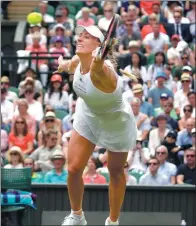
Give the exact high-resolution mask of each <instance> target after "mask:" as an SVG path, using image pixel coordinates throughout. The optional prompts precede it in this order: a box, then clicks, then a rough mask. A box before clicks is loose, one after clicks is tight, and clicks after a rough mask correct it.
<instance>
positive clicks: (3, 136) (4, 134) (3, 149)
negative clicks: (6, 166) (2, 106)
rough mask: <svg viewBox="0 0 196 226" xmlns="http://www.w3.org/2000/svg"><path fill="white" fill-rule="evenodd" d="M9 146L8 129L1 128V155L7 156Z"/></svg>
mask: <svg viewBox="0 0 196 226" xmlns="http://www.w3.org/2000/svg"><path fill="white" fill-rule="evenodd" d="M7 148H8V134H7V132H6V130H3V129H1V157H4V156H5V153H6V151H7Z"/></svg>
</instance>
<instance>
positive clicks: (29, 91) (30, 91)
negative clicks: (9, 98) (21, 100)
mask: <svg viewBox="0 0 196 226" xmlns="http://www.w3.org/2000/svg"><path fill="white" fill-rule="evenodd" d="M28 93H29V94H32V93H33V90H26V91H25V94H28Z"/></svg>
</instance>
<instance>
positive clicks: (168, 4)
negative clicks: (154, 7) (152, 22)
mask: <svg viewBox="0 0 196 226" xmlns="http://www.w3.org/2000/svg"><path fill="white" fill-rule="evenodd" d="M177 6H182V5H181V3H180V2H179V1H165V2H164V3H163V5H162V7H164V15H165V17H166V18H167V19H169V18H172V17H173V14H174V10H175V8H176V7H177Z"/></svg>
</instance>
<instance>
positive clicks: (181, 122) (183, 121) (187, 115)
mask: <svg viewBox="0 0 196 226" xmlns="http://www.w3.org/2000/svg"><path fill="white" fill-rule="evenodd" d="M183 112H184V116H183V117H182V118H181V119H180V120H179V121H178V124H179V129H180V130H184V129H185V128H186V121H187V120H188V119H189V118H191V115H192V113H193V107H192V106H191V105H189V104H187V105H185V106H184V108H183Z"/></svg>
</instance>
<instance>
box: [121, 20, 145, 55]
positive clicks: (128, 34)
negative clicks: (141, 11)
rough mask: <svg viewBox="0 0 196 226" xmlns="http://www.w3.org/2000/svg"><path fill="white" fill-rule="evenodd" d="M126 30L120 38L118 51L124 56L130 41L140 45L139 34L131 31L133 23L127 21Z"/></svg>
mask: <svg viewBox="0 0 196 226" xmlns="http://www.w3.org/2000/svg"><path fill="white" fill-rule="evenodd" d="M125 26H126V30H125V33H124V35H123V36H122V37H121V38H120V41H119V42H120V44H119V48H118V51H119V53H121V54H126V53H128V52H129V51H128V50H127V49H128V47H129V42H130V41H138V44H140V40H141V36H140V33H139V32H137V31H134V30H133V22H132V21H130V20H127V21H126V22H125Z"/></svg>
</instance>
